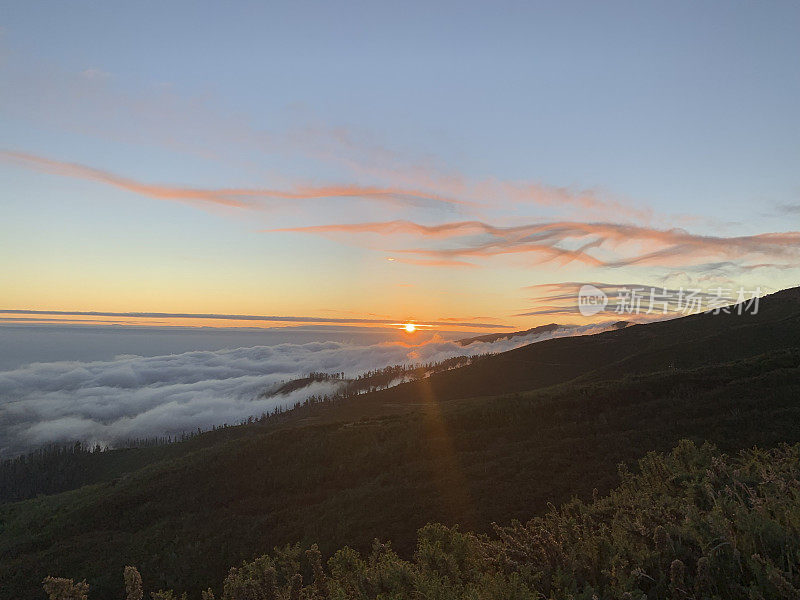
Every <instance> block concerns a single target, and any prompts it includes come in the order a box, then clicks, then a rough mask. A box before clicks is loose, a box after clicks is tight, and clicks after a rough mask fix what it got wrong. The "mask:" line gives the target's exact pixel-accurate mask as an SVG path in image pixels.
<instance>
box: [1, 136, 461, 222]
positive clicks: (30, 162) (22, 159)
mask: <svg viewBox="0 0 800 600" xmlns="http://www.w3.org/2000/svg"><path fill="white" fill-rule="evenodd" d="M0 159H2V160H5V161H7V162H11V163H14V164H17V165H20V166H23V167H26V168H29V169H34V170H37V171H42V172H46V173H50V174H54V175H61V176H64V177H73V178H77V179H84V180H88V181H95V182H98V183H102V184H105V185H110V186H113V187H116V188H120V189H123V190H127V191H129V192H133V193H136V194H140V195H142V196H149V197H151V198H157V199H159V200H170V201H176V202H186V203H190V204H198V205H218V206H225V207H233V208H245V209H263V208H266V207H267V204H265V202H264V201H268V200H289V201H292V200H320V199H324V198H366V199H369V200H372V201H376V202H382V203H387V204H392V205H400V206H422V205H427V206H446V207H452V206H463V205H467V204H469V203H468V202H466V201H462V200H458V199H455V198H446V197H443V196H439V195H436V194H430V193H426V192H422V191H419V190H411V189H403V188H393V187H378V186H362V185H357V184H345V185H297V186H295V187H293V188H292V189H283V190H282V189H272V188H218V189H207V188H197V187H181V186H170V185H163V184H149V183H143V182H140V181H137V180H135V179H131V178H129V177H123V176H121V175H117V174H115V173H111V172H109V171H104V170H102V169H97V168H94V167H89V166H86V165H81V164H77V163H71V162H63V161H57V160H52V159H49V158H45V157H42V156H37V155H34V154H27V153H24V152H14V151H8V150H6V151H0Z"/></svg>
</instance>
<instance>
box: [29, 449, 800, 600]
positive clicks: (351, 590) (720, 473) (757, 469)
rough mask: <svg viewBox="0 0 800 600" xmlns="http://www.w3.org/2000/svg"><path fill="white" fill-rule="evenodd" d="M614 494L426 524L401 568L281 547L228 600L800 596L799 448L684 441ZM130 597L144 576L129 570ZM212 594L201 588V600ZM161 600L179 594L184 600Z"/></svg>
mask: <svg viewBox="0 0 800 600" xmlns="http://www.w3.org/2000/svg"><path fill="white" fill-rule="evenodd" d="M620 477H621V484H620V485H619V486H618V487H617V488H616V489H614V490H612V491H611V493H610V494H609V495H608V496H607V497H603V498H599V497H595V498H594V499H593V500H592V501H590V502H588V503H584V502H581V501H580V500H573V501H571V502H568V503H567V504H565V505H564V506H562V507H561V508H558V509H556V508H550V509H549V510H547V512H546V513H545V514H543V515H541V516H538V517H534V518H533V519H531V520H530V521H528V522H527V523H526V524H522V523H520V522H514V523H512V524H511V525H510V526H507V527H500V526H495V527H494V532H493V534H491V535H476V534H474V533H462V532H461V530H460V529H459V528H458V527H446V526H444V525H441V524H429V525H426V526H425V527H423V528H421V529H420V530H419V533H418V536H417V540H416V547H415V550H414V553H413V556H412V557H411V558H410V559H409V560H404V559H402V558H401V557H400V556H398V555H397V554H396V553H395V552H393V551H392V549H391V546H390V545H389V544H387V543H381V542H379V541H378V540H375V542H374V543H373V545H372V548H371V550H370V551H369V552H368V553H366V555H364V556H362V555H361V554H360V553H359V552H357V551H355V550H353V549H351V548H347V547H345V548H342V549H340V550H338V551H336V552H335V553H333V555H332V556H331V557H330V558H329V559H328V561H327V565H325V564H323V561H322V557H321V553H320V551H319V548H318V547H317V546H316V544H315V545H312V546H311V547H310V548H308V549H307V550H305V552H303V548H302V546H301V545H300V544H294V545H289V546H286V547H284V548H276V549H275V550H274V551H273V553H272V554H271V555H263V556H261V557H259V558H256V559H255V560H253V561H249V562H244V563H243V564H241V566H239V567H235V568H232V569H230V571H229V573H228V575H227V577H226V578H225V580H224V582H223V583H222V585H220V586H219V587H218V588H217V589H216V594H217V595H220V596H221V597H222V598H223V599H224V600H255V599H262V598H263V599H272V600H290V599H295V598H298V599H299V598H302V599H309V600H310V599H320V600H323V599H330V600H360V599H364V600H366V599H371V598H393V599H396V600H405V599H408V600H411V599H416V598H436V599H441V600H450V599H452V600H458V599H465V600H466V599H469V600H481V599H486V600H503V599H508V600H511V599H519V600H527V599H530V600H536V599H539V598H550V599H552V600H561V599H563V600H581V599H585V600H593V599H595V598H597V599H606V598H608V599H612V598H613V599H629V598H630V599H636V600H639V599H642V598H649V599H665V598H673V599H690V598H691V599H698V600H700V599H709V600H711V599H720V600H722V599H725V600H739V599H741V600H763V599H766V598H786V599H792V598H797V597H800V570H798V568H797V564H798V556H799V555H800V502H798V500H799V499H800V446H782V447H780V448H778V449H774V450H770V451H763V450H750V451H745V452H741V453H739V454H738V456H735V457H733V458H730V457H728V456H726V455H724V454H722V453H720V452H719V451H717V450H716V449H715V448H713V447H712V446H710V445H704V446H702V447H701V448H698V447H697V446H696V445H694V444H693V443H692V442H690V441H686V440H684V441H682V442H681V443H680V444H679V445H678V446H677V447H676V448H675V449H674V450H673V451H672V452H671V453H669V454H666V455H664V454H657V453H649V454H648V455H647V456H645V458H643V459H642V460H640V461H639V465H638V474H635V475H634V474H631V473H630V472H628V471H627V470H626V469H625V468H624V467H623V468H622V469H621V473H620ZM124 579H125V583H126V592H127V598H128V599H129V600H140V599H141V597H142V580H141V577H140V576H139V573H138V571H137V570H136V569H134V568H132V567H126V569H125V577H124ZM44 587H45V589H46V590H47V591H48V594H49V595H50V598H51V600H68V599H74V600H79V599H81V600H84V599H85V598H86V585H85V583H83V582H82V583H77V584H75V583H73V582H72V581H70V580H57V579H52V578H49V577H48V578H47V579H45V581H44ZM214 597H215V591H214V590H211V589H208V590H205V591H203V592H202V598H203V600H210V599H212V598H214ZM152 598H153V599H154V600H159V599H168V598H170V599H171V598H176V595H175V594H174V592H173V591H171V590H168V591H163V590H159V591H157V592H153V593H152Z"/></svg>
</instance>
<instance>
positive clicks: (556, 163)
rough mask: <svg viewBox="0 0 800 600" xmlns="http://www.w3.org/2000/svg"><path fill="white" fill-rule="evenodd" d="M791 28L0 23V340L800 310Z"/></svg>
mask: <svg viewBox="0 0 800 600" xmlns="http://www.w3.org/2000/svg"><path fill="white" fill-rule="evenodd" d="M356 16H357V18H355V17H356ZM799 24H800V4H798V3H797V2H788V1H787V2H769V3H744V2H720V3H716V2H704V3H694V2H670V3H666V2H664V3H650V2H648V3H643V2H611V3H605V2H604V3H598V2H566V3H556V2H553V3H550V2H534V3H528V2H520V3H471V2H457V3H456V2H441V3H435V5H431V4H429V3H422V2H420V3H388V2H369V3H368V2H364V3H348V4H347V8H346V9H345V8H343V7H342V6H341V5H339V4H338V3H301V2H297V3H286V4H280V5H279V4H277V3H276V4H271V3H264V2H253V3H242V2H240V3H234V4H228V3H211V2H209V3H203V2H169V3H155V2H153V3H149V2H147V3H139V2H127V3H122V2H120V3H117V2H110V3H102V4H101V3H96V2H69V3H67V2H46V3H40V2H31V1H29V2H14V3H10V2H9V3H5V6H4V8H3V11H2V14H0V183H1V184H2V185H1V186H0V206H2V220H0V281H2V284H0V309H2V310H4V311H15V312H4V313H1V314H0V322H3V323H24V322H27V321H29V320H41V319H67V320H74V321H76V322H85V321H86V320H96V321H102V322H136V323H139V324H159V325H163V324H178V325H199V324H203V325H223V326H225V327H230V326H232V325H247V326H253V325H259V326H274V325H282V324H286V325H292V324H298V323H307V322H311V323H320V324H330V325H346V324H353V325H359V326H364V325H376V326H381V327H395V326H397V327H400V326H401V325H402V323H405V322H408V321H410V320H413V321H415V322H417V323H419V324H422V325H425V324H430V325H433V326H434V327H437V328H444V329H447V328H459V329H463V330H491V329H498V330H502V329H503V328H516V329H524V328H528V327H533V326H535V325H539V324H542V323H549V322H552V321H558V322H573V323H577V322H583V321H585V320H583V321H582V319H581V318H580V317H579V316H577V315H576V314H575V311H574V308H575V302H574V300H573V298H574V291H575V288H576V284H580V283H582V282H594V283H595V284H600V283H602V284H608V285H609V286H610V287H611V288H613V287H614V286H626V285H634V284H640V285H647V286H651V285H652V286H658V287H669V288H671V289H677V288H680V287H696V288H702V289H704V290H707V289H710V288H712V287H715V286H723V287H727V288H738V287H740V286H744V287H746V288H747V289H754V288H756V287H759V288H761V290H762V291H764V292H770V291H775V290H778V289H782V288H785V287H790V286H794V285H797V284H798V282H800V268H799V267H798V265H800V69H799V68H798V64H800V62H799V59H800V35H798V28H799ZM26 311H28V312H26ZM30 311H45V312H47V311H54V312H59V311H60V312H61V313H67V314H40V313H32V312H30ZM87 312H95V313H100V314H99V315H86V314H79V313H87ZM128 312H135V313H142V315H141V316H139V317H137V318H135V319H132V318H126V317H122V316H120V315H118V314H116V313H128ZM195 314H203V315H219V316H221V317H224V318H220V319H205V318H204V319H200V318H196V317H191V315H195ZM181 315H182V316H181ZM186 315H189V316H186ZM236 315H248V316H251V317H253V316H255V317H270V318H271V320H270V319H266V320H253V319H250V320H244V321H243V320H239V319H237V318H236V317H235V316H236Z"/></svg>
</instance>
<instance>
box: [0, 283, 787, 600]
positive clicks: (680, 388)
mask: <svg viewBox="0 0 800 600" xmlns="http://www.w3.org/2000/svg"><path fill="white" fill-rule="evenodd" d="M799 300H800V295H798V293H797V290H790V291H788V292H784V293H782V294H778V295H774V296H772V297H770V298H767V299H765V300H764V302H763V307H762V311H761V312H760V313H759V314H758V315H755V316H751V315H746V316H736V315H698V316H695V317H688V318H685V319H678V320H674V321H669V322H663V323H656V324H651V325H644V326H633V327H629V328H626V329H623V330H619V331H613V332H607V333H604V334H599V335H595V336H588V337H583V338H564V339H559V340H551V341H548V342H542V343H539V344H535V345H532V346H528V347H525V348H521V349H518V350H515V351H512V352H508V353H505V354H502V355H498V356H492V357H487V358H485V359H483V360H480V361H478V362H476V363H475V364H472V365H470V366H467V367H463V368H461V369H456V370H453V371H449V372H445V373H439V374H437V375H434V376H432V377H430V378H428V379H425V380H423V381H420V382H415V383H410V384H405V385H403V386H398V387H397V388H392V389H389V390H385V391H382V392H376V393H374V394H367V395H364V396H362V397H358V398H356V399H354V400H352V401H348V402H346V403H344V404H342V405H316V406H311V407H309V408H308V409H305V410H302V411H296V412H293V413H289V414H287V415H285V416H284V417H282V419H280V420H279V421H276V422H267V423H266V424H263V425H262V424H259V425H252V426H246V427H241V428H234V429H233V430H231V431H222V432H214V435H213V436H209V437H208V438H205V436H200V437H199V438H197V439H196V440H190V442H189V443H193V444H200V443H201V442H202V444H203V445H204V446H205V447H200V446H199V445H197V446H195V449H193V450H191V451H188V452H186V453H185V454H184V455H183V456H178V457H175V458H173V459H171V460H164V461H161V462H159V463H155V464H152V465H149V466H147V467H144V468H142V469H139V470H138V471H136V472H135V473H132V474H130V475H129V476H127V477H125V478H122V479H120V480H117V481H115V482H110V483H106V484H101V485H96V486H90V487H86V488H82V489H80V490H75V491H73V492H69V493H65V494H60V495H56V496H51V497H43V498H37V499H34V500H30V501H26V502H22V503H18V504H10V505H5V506H0V556H2V558H1V559H0V580H2V581H4V583H5V585H4V586H3V591H2V595H3V597H8V598H11V597H14V598H17V599H25V598H35V597H38V595H39V590H38V581H40V580H41V578H42V577H44V575H46V574H47V573H57V574H59V575H64V576H68V577H75V578H78V579H81V578H84V577H86V578H87V579H89V581H90V582H91V583H92V584H93V585H94V587H95V589H96V590H97V592H98V593H99V594H100V596H101V597H111V596H112V595H116V596H119V595H120V594H121V589H120V583H119V581H118V579H119V577H118V573H119V572H121V569H122V567H124V565H125V564H131V563H134V564H137V565H139V566H140V568H141V569H142V571H143V575H144V576H145V578H146V580H148V581H150V582H151V583H152V584H153V585H157V586H159V587H175V588H178V589H187V590H190V591H194V592H195V593H197V592H198V591H199V589H200V588H203V587H204V586H206V585H212V584H214V583H218V582H219V581H220V580H221V579H222V577H223V576H224V573H225V571H226V570H227V568H228V567H229V566H230V565H231V564H235V563H237V562H239V561H240V560H241V559H243V558H248V557H252V556H254V555H256V554H259V553H263V552H264V551H267V550H269V549H270V548H271V547H272V546H274V545H281V544H285V543H288V542H293V541H296V540H300V541H304V542H312V541H316V542H319V543H320V546H321V548H322V550H323V552H324V553H328V552H330V551H332V550H333V549H335V548H336V547H339V546H342V545H351V546H354V547H356V548H358V549H366V548H367V547H369V545H370V544H371V541H372V539H373V538H374V537H381V538H389V539H392V540H393V541H394V542H395V545H396V547H397V548H398V549H399V550H400V551H401V552H403V553H408V552H409V551H410V550H411V548H412V545H413V538H414V531H415V529H416V528H417V527H419V526H422V525H424V524H425V523H427V522H429V521H442V522H445V523H461V524H463V525H464V526H465V527H467V528H474V529H476V530H478V531H480V530H483V529H485V528H486V527H487V526H488V525H489V523H491V522H492V521H498V522H507V521H509V520H510V519H512V518H527V517H529V516H531V515H532V514H536V513H538V512H541V511H542V510H544V509H545V507H546V506H547V504H548V503H550V502H552V503H557V502H561V501H565V500H567V499H569V497H570V496H572V495H576V494H577V495H579V496H583V497H586V496H588V495H590V494H591V493H592V490H593V489H594V488H597V489H598V490H600V491H601V492H602V491H604V490H607V489H609V488H610V487H611V486H613V485H614V484H615V483H616V482H617V475H616V473H617V471H616V465H617V464H618V463H619V462H620V461H628V462H631V461H634V460H635V459H637V458H638V457H640V456H641V455H643V454H644V453H645V452H647V451H649V450H667V449H669V448H670V447H672V446H674V444H675V443H676V442H677V441H678V439H680V438H683V437H689V438H692V439H694V440H696V441H698V442H699V441H703V440H711V441H713V442H714V443H716V444H717V445H719V446H720V447H721V448H723V449H726V450H731V449H738V448H746V447H750V446H752V445H756V444H758V445H760V446H763V447H769V446H773V445H775V444H777V443H779V442H781V441H789V442H798V441H800V405H798V402H797V399H798V397H800V347H798V346H799V345H800V342H799V340H800V335H798V334H799V333H800V326H799V325H798V321H799V319H800V310H798V301H799ZM730 361H736V362H730ZM548 386H551V387H548ZM552 386H555V387H552ZM480 396H483V397H480ZM212 439H213V440H214V441H213V443H210V442H209V440H212Z"/></svg>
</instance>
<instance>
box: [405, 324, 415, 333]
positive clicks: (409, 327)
mask: <svg viewBox="0 0 800 600" xmlns="http://www.w3.org/2000/svg"><path fill="white" fill-rule="evenodd" d="M403 329H405V330H406V332H408V333H414V332H415V331H416V330H417V326H416V325H414V324H413V323H406V324H405V325H403Z"/></svg>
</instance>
